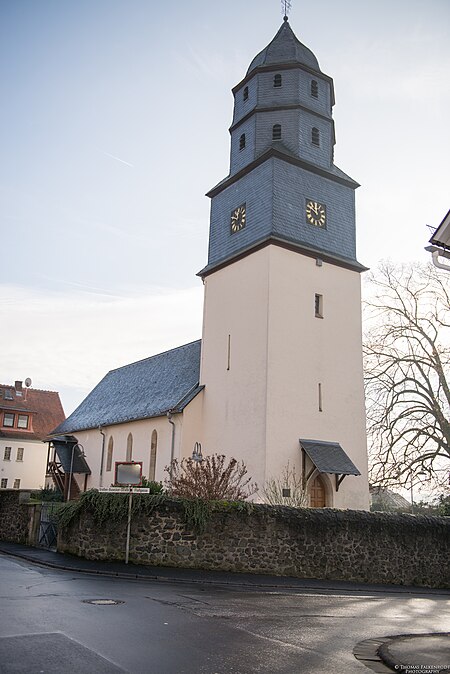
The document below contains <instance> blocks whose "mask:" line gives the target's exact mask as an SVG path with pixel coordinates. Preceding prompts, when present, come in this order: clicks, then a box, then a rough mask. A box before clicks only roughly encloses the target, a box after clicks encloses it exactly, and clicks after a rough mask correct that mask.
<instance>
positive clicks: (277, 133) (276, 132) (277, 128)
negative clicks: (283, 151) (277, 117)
mask: <svg viewBox="0 0 450 674" xmlns="http://www.w3.org/2000/svg"><path fill="white" fill-rule="evenodd" d="M272 140H281V124H274V125H273V127H272Z"/></svg>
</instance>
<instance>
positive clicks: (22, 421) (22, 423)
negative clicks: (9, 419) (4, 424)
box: [17, 414, 28, 428]
mask: <svg viewBox="0 0 450 674" xmlns="http://www.w3.org/2000/svg"><path fill="white" fill-rule="evenodd" d="M17 428H28V414H19V418H18V421H17Z"/></svg>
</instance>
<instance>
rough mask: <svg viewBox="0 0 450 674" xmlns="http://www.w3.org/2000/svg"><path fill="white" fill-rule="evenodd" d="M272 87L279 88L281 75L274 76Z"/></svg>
mask: <svg viewBox="0 0 450 674" xmlns="http://www.w3.org/2000/svg"><path fill="white" fill-rule="evenodd" d="M273 86H274V87H276V88H278V87H281V75H279V74H278V75H274V78H273Z"/></svg>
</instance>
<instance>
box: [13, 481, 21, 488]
mask: <svg viewBox="0 0 450 674" xmlns="http://www.w3.org/2000/svg"><path fill="white" fill-rule="evenodd" d="M13 489H20V479H18V480H14V485H13Z"/></svg>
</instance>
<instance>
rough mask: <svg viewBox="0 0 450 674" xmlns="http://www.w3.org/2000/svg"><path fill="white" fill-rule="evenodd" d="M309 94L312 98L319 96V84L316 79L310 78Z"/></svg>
mask: <svg viewBox="0 0 450 674" xmlns="http://www.w3.org/2000/svg"><path fill="white" fill-rule="evenodd" d="M311 96H312V97H313V98H319V85H318V84H317V82H316V80H311Z"/></svg>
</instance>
